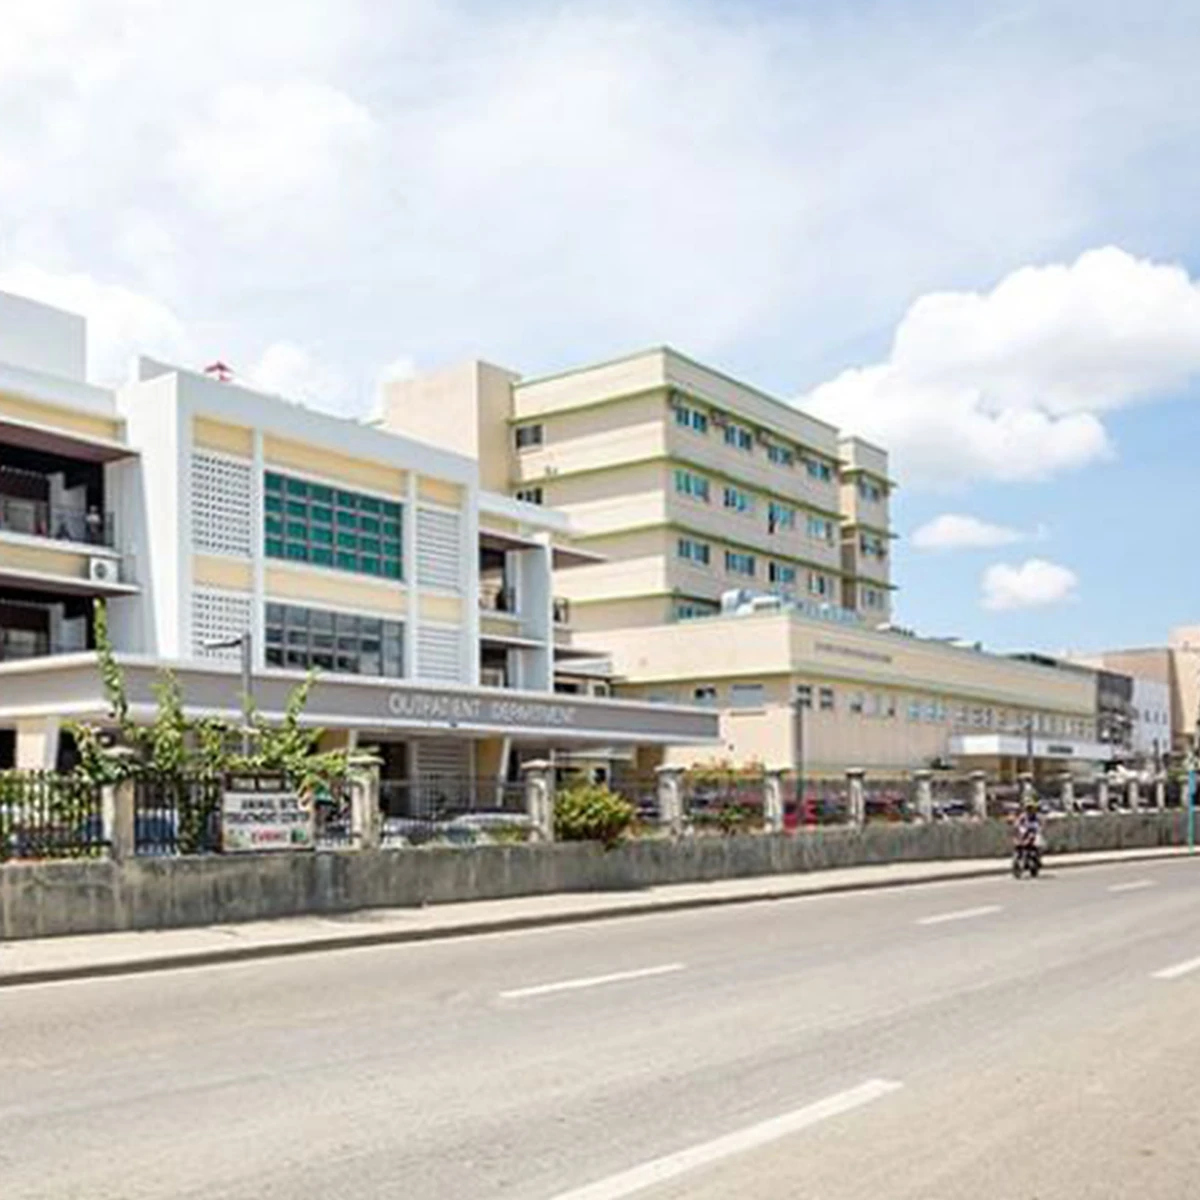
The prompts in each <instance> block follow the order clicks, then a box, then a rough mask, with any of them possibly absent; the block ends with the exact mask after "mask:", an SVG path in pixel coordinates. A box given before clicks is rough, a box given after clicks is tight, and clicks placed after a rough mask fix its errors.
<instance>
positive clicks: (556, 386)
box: [386, 348, 892, 633]
mask: <svg viewBox="0 0 1200 1200" xmlns="http://www.w3.org/2000/svg"><path fill="white" fill-rule="evenodd" d="M386 419H387V422H388V423H389V424H390V425H391V426H392V427H393V428H396V429H401V430H403V431H404V432H406V433H408V434H410V435H411V436H414V437H419V438H422V439H424V440H427V441H430V442H432V443H434V444H436V445H440V446H445V447H450V446H455V445H461V444H462V442H463V439H464V438H467V439H469V444H470V445H471V447H472V450H473V452H474V453H477V454H478V455H479V457H480V461H481V464H482V470H483V477H484V479H485V482H486V483H487V486H489V487H492V488H495V489H497V490H505V491H508V492H510V493H511V494H513V495H515V496H516V497H519V498H521V499H523V500H525V501H527V502H530V503H534V504H540V505H545V506H547V507H549V508H554V509H558V510H560V511H562V512H564V513H565V514H567V516H568V517H569V518H570V521H571V524H572V527H573V528H574V529H575V530H576V532H577V535H578V540H579V544H580V545H581V547H583V548H585V549H587V550H589V551H591V552H593V553H595V554H596V555H597V556H598V559H599V560H600V561H598V562H597V563H596V564H595V565H592V566H584V567H581V568H579V569H577V570H573V571H572V572H570V574H569V575H563V576H561V577H560V579H559V581H558V585H557V586H558V588H559V590H560V591H561V592H562V594H563V595H564V596H565V597H567V598H568V599H569V600H570V602H571V605H572V613H573V620H574V624H575V627H576V628H577V629H578V630H579V631H580V632H582V633H587V632H590V631H593V630H607V629H619V628H626V627H629V626H638V625H659V624H664V623H668V622H673V621H676V620H682V619H687V618H692V617H699V616H708V615H712V614H714V613H717V612H719V611H720V607H721V597H722V595H723V594H725V593H726V592H728V591H730V590H732V589H747V590H753V591H770V592H774V593H777V594H781V595H786V596H794V597H798V598H802V599H804V600H805V601H806V602H808V603H810V604H811V605H812V606H814V608H820V609H824V610H830V609H840V608H845V609H847V610H849V611H851V612H856V613H858V614H860V615H861V616H862V617H863V619H864V620H865V621H866V622H867V623H870V624H880V623H883V622H885V621H886V620H887V618H888V615H889V612H890V607H891V599H890V593H891V587H892V584H891V573H890V539H891V524H890V518H889V512H888V497H889V494H890V491H891V487H892V484H891V482H890V480H889V479H888V469H887V455H886V454H885V453H884V452H883V451H882V450H879V449H877V448H876V447H874V446H871V445H869V444H868V443H866V442H862V441H860V440H858V439H854V438H841V439H840V438H839V436H838V431H837V430H836V429H834V428H833V427H832V426H830V425H827V424H826V423H824V422H822V421H818V420H816V419H815V418H814V417H811V416H809V415H807V414H806V413H804V412H801V411H800V410H799V409H797V408H795V407H793V406H792V405H789V404H786V403H784V402H782V401H780V400H777V399H775V398H773V397H771V396H768V395H765V394H764V393H762V392H760V391H758V390H756V389H754V388H752V387H749V386H748V385H746V384H744V383H739V382H738V381H736V380H733V379H730V378H729V377H728V376H725V375H722V374H721V373H720V372H718V371H714V370H712V369H710V368H708V367H704V366H702V365H700V364H699V363H696V362H693V361H692V360H691V359H688V358H685V357H683V356H682V355H680V354H678V353H676V352H675V351H674V350H670V349H666V348H660V349H655V350H649V351H646V352H644V353H641V354H634V355H631V356H629V357H628V358H622V359H618V360H616V361H614V362H609V363H601V364H599V365H597V366H591V367H584V368H581V369H579V370H575V371H568V372H565V373H563V374H561V375H554V376H549V377H546V378H542V379H529V380H524V379H521V378H520V377H518V376H516V375H515V374H513V373H512V372H509V371H505V370H502V369H500V368H497V367H493V366H490V365H487V364H482V363H474V364H470V365H468V366H466V367H462V368H457V369H454V370H451V371H446V372H442V373H440V374H436V375H431V376H426V377H421V378H417V379H414V380H410V381H405V382H402V383H396V384H393V385H391V389H390V392H389V403H388V407H387V418H386Z"/></svg>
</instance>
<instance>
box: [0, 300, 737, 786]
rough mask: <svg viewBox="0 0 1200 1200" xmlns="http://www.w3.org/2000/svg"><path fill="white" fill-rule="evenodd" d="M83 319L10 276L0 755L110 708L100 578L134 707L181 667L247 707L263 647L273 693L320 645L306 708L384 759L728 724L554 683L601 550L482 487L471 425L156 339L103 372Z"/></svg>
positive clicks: (567, 659)
mask: <svg viewBox="0 0 1200 1200" xmlns="http://www.w3.org/2000/svg"><path fill="white" fill-rule="evenodd" d="M85 337H86V330H85V328H84V325H83V322H82V321H80V320H79V319H78V318H76V317H72V316H70V315H68V314H64V313H60V312H57V311H55V310H50V309H45V308H43V307H41V306H38V305H33V304H30V303H29V302H27V301H23V300H18V299H16V298H13V297H0V361H2V362H4V363H5V364H6V365H0V767H2V766H4V765H12V764H13V763H17V764H20V765H22V766H28V767H33V766H53V765H54V764H55V763H56V762H61V761H63V759H64V755H66V756H68V757H69V739H68V738H64V736H63V732H62V722H63V719H64V718H68V717H87V718H97V719H102V718H103V717H104V716H105V713H106V704H105V700H104V696H103V693H102V688H101V682H100V679H99V675H98V672H97V669H96V663H95V660H94V655H92V654H91V653H89V650H90V648H91V647H92V646H93V644H94V636H93V635H94V630H93V624H92V604H93V601H94V600H95V599H97V598H101V597H102V598H105V599H106V600H107V602H108V608H109V614H110V626H111V629H112V634H113V640H114V643H115V646H116V648H117V650H118V652H119V654H120V656H121V657H122V659H123V661H124V662H125V666H126V672H127V675H128V680H129V688H130V693H131V698H132V700H133V706H134V707H133V711H134V713H135V715H148V714H149V713H150V711H151V710H152V701H153V697H152V691H151V689H152V686H153V683H154V679H155V675H156V672H157V671H158V669H159V668H160V667H162V666H164V665H169V666H171V667H172V668H173V669H174V670H175V671H176V673H177V675H178V677H179V679H180V681H181V683H182V685H183V689H184V696H185V701H186V703H187V705H188V706H189V708H190V709H192V710H193V711H196V712H214V711H215V712H220V713H224V714H226V715H228V716H231V717H234V716H236V715H237V714H238V713H239V711H240V709H241V694H242V681H241V680H242V677H241V672H240V667H239V655H240V654H241V652H242V649H243V648H244V647H246V646H248V647H249V648H250V650H251V660H252V661H251V667H252V688H253V694H254V698H255V700H256V702H257V704H258V705H259V707H260V708H261V710H262V711H263V712H264V714H265V715H266V716H268V717H270V716H272V715H276V714H278V713H280V712H281V711H282V707H283V704H284V702H285V699H286V696H287V693H288V692H289V690H290V689H291V687H292V686H293V685H294V684H295V682H296V681H297V679H298V678H299V677H300V676H301V675H302V674H303V673H304V672H306V671H307V670H309V669H310V668H316V669H317V670H318V671H319V672H320V681H319V683H318V685H317V687H316V689H315V691H314V693H313V697H312V704H311V719H312V720H314V721H315V722H317V723H319V724H320V725H321V726H322V727H324V728H326V729H327V730H328V735H327V736H328V738H329V739H330V741H331V742H332V743H334V744H336V743H341V744H345V743H346V742H347V741H354V740H359V741H361V740H362V739H366V740H368V741H369V742H370V743H371V744H373V745H377V746H379V747H380V749H381V753H382V754H383V757H384V777H385V781H388V780H391V781H393V782H396V783H405V784H407V783H408V782H410V781H413V780H417V781H420V780H421V779H429V778H433V777H435V776H436V777H438V778H449V777H454V778H456V779H462V780H467V779H472V778H477V777H482V778H484V779H492V780H502V779H505V778H510V777H512V775H513V773H514V770H515V767H516V765H517V763H518V760H520V759H521V758H522V757H529V756H544V755H546V754H560V755H562V756H564V757H565V758H568V757H570V756H572V755H579V754H583V753H585V752H588V751H589V750H590V751H591V752H592V753H595V754H599V755H600V756H602V757H604V756H608V757H612V756H618V757H619V756H620V755H622V754H631V753H632V752H633V750H634V748H636V747H646V746H650V745H655V744H657V745H665V744H675V743H676V742H678V741H679V740H682V741H684V742H690V741H692V740H696V741H697V742H704V741H706V740H711V738H712V737H713V736H714V735H715V732H716V720H715V717H714V716H713V715H712V714H711V713H705V712H700V711H696V710H694V709H689V708H682V707H681V708H674V709H668V708H661V707H658V706H652V705H648V704H646V703H639V702H631V701H621V700H615V699H612V698H611V697H608V696H606V695H604V694H603V693H604V691H605V688H604V687H603V686H602V684H592V683H587V682H586V680H587V678H588V677H587V676H586V674H578V673H577V674H576V675H575V676H574V678H575V679H576V684H575V686H574V689H573V690H574V694H572V695H570V696H569V697H568V696H566V695H560V694H556V693H555V685H556V681H562V680H564V679H565V678H566V677H567V676H569V675H570V674H571V663H572V659H573V658H577V657H578V656H579V655H580V654H581V653H582V652H581V651H579V650H576V649H574V648H573V647H572V645H571V644H570V637H569V634H570V630H569V628H568V627H567V624H566V619H567V616H568V613H569V607H568V606H567V605H565V604H563V603H562V602H561V601H560V600H558V599H557V598H556V596H555V593H554V590H553V583H552V581H553V579H554V572H555V571H556V570H557V571H559V572H561V576H560V577H561V578H563V579H567V578H569V577H570V570H569V568H572V567H576V566H577V564H581V563H582V564H588V565H589V566H590V565H591V564H593V563H594V562H595V554H594V552H591V551H583V550H579V549H577V548H576V547H575V546H574V545H573V544H572V537H571V533H572V531H571V528H570V523H569V521H568V519H567V518H566V517H564V516H563V515H562V514H561V513H557V512H555V511H553V510H551V509H548V508H546V507H544V506H539V505H533V504H528V503H524V502H522V501H520V500H517V499H514V498H512V497H510V496H507V495H504V494H501V493H497V492H494V491H490V490H488V489H486V488H484V487H482V486H481V482H480V469H479V463H478V461H477V460H476V458H475V457H473V455H472V454H471V453H470V449H471V447H470V445H469V441H468V442H467V444H465V445H464V446H462V447H460V448H458V449H455V448H452V447H438V446H432V445H429V444H426V443H423V442H421V441H420V440H417V439H415V438H414V437H412V436H411V435H405V434H401V433H397V432H395V431H392V430H388V429H384V428H378V427H373V426H370V425H366V424H362V423H359V422H356V421H351V420H346V419H341V418H336V417H332V416H328V415H325V414H322V413H319V412H315V411H312V410H310V409H307V408H304V407H302V406H300V405H297V404H294V403H290V402H289V401H287V400H285V399H282V398H280V397H275V396H268V395H264V394H262V393H259V392H256V391H253V390H251V389H249V388H245V387H242V386H239V385H237V384H236V383H229V382H222V381H220V380H218V379H215V378H211V377H208V376H206V375H203V374H197V373H195V372H191V371H187V370H184V369H181V368H179V367H174V366H170V365H167V364H163V363H158V362H154V361H151V360H147V359H143V360H142V361H141V362H140V363H139V364H138V369H137V374H136V378H135V379H134V380H132V381H131V382H130V383H128V384H127V385H125V386H123V387H121V388H119V389H118V390H117V391H116V392H112V391H108V390H104V389H100V388H96V387H93V386H90V385H89V384H87V383H86V382H85V381H84V349H85ZM464 451H465V452H464ZM396 794H397V795H399V794H402V793H400V792H397V793H396Z"/></svg>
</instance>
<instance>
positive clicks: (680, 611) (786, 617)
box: [386, 349, 1104, 775]
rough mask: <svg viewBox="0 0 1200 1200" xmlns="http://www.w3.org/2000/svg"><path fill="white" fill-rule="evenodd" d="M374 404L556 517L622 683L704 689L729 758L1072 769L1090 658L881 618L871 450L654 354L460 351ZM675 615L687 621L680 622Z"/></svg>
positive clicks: (877, 461)
mask: <svg viewBox="0 0 1200 1200" xmlns="http://www.w3.org/2000/svg"><path fill="white" fill-rule="evenodd" d="M386 419H387V422H388V423H389V424H390V425H391V426H392V427H393V428H396V429H397V430H402V431H404V432H407V433H410V434H412V435H413V436H418V437H421V438H423V439H426V440H428V441H431V442H433V443H435V444H438V445H442V446H447V447H449V446H453V445H456V444H459V443H460V442H461V440H462V439H463V438H464V437H466V438H468V439H470V446H471V450H472V452H473V453H475V454H477V455H478V456H479V458H480V463H481V470H482V472H483V477H484V479H485V480H486V482H487V485H488V486H489V487H491V488H494V489H497V490H505V491H508V492H510V493H511V494H513V495H514V496H517V497H520V498H522V499H524V500H526V501H528V502H531V503H535V504H541V505H547V506H550V507H553V508H557V509H560V510H562V511H563V512H565V513H566V514H567V515H568V517H569V518H570V520H571V523H572V526H573V528H575V529H576V530H577V531H578V533H579V544H580V546H581V547H582V548H584V549H586V550H589V551H592V552H594V553H595V554H597V555H598V556H599V561H597V562H596V563H595V564H593V565H590V566H582V567H580V568H578V569H574V570H572V571H571V572H569V573H566V574H560V576H559V577H558V579H557V581H556V589H557V590H558V591H559V592H561V593H562V594H563V595H564V596H567V597H569V599H570V603H571V611H572V614H573V620H574V624H575V626H576V628H577V630H579V631H580V633H579V636H581V637H583V638H584V639H585V640H586V642H587V643H588V644H589V646H592V647H595V648H597V649H601V650H604V651H605V652H606V653H607V654H608V655H609V657H610V660H611V666H612V669H613V672H614V677H615V679H616V680H617V681H618V682H617V687H618V689H619V691H620V693H621V694H623V695H629V696H634V697H637V698H640V699H647V700H652V701H655V702H658V703H694V704H701V705H706V706H709V707H711V708H713V709H714V710H716V711H717V712H719V714H720V718H721V728H722V740H721V744H720V745H718V746H709V747H682V746H681V747H675V748H673V749H672V750H671V751H670V755H669V756H670V757H671V758H672V759H673V760H675V761H678V762H694V761H697V760H702V759H713V758H729V759H732V760H734V761H740V762H746V761H751V760H755V761H758V762H761V763H764V764H766V765H768V766H774V767H793V768H794V767H800V766H803V767H805V768H807V769H810V770H815V771H817V772H828V773H838V772H840V771H842V770H844V769H846V768H847V767H851V766H858V767H869V768H872V769H875V770H881V771H896V770H910V769H913V768H918V767H928V766H930V765H931V764H933V763H953V764H955V765H959V766H962V767H982V768H984V769H988V770H991V771H993V772H995V773H1004V774H1008V775H1014V774H1016V773H1017V772H1019V771H1020V770H1023V769H1024V768H1025V767H1026V766H1027V765H1028V764H1029V762H1030V761H1032V762H1033V764H1034V766H1035V768H1038V769H1040V770H1042V771H1043V772H1044V771H1045V770H1046V769H1048V768H1053V769H1054V770H1061V769H1062V768H1063V767H1064V766H1066V765H1073V764H1074V765H1078V766H1079V767H1090V766H1091V765H1093V764H1095V763H1097V762H1100V761H1101V760H1102V759H1103V758H1104V748H1103V747H1101V746H1100V745H1099V744H1098V742H1097V739H1096V730H1095V723H1096V705H1095V681H1094V676H1093V675H1091V674H1087V673H1083V672H1079V671H1076V672H1071V671H1069V670H1065V669H1055V668H1053V667H1050V666H1038V665H1036V664H1028V663H1017V662H1014V661H1012V660H1011V659H1008V658H1005V657H1001V656H998V655H989V654H984V653H982V652H980V651H978V650H974V649H964V648H961V647H958V646H955V645H951V644H948V643H945V642H939V641H935V640H930V639H918V638H915V637H912V636H911V635H906V634H904V633H902V632H899V631H896V630H892V629H891V628H890V626H889V624H888V622H889V618H890V614H891V593H892V589H893V582H892V576H891V541H892V537H893V534H892V522H891V514H890V504H889V501H890V496H891V493H892V490H893V488H894V486H895V485H894V483H893V482H892V480H891V479H890V477H889V468H888V459H887V454H886V452H885V451H884V450H882V449H880V448H878V447H876V446H873V445H871V444H869V443H867V442H864V441H862V440H860V439H858V438H854V437H846V436H843V435H841V434H840V433H839V431H838V430H837V429H835V428H833V427H832V426H830V425H828V424H826V423H824V422H822V421H818V420H816V419H815V418H813V417H811V416H809V415H808V414H806V413H804V412H802V411H800V410H799V409H797V408H795V407H794V406H792V405H789V404H786V403H783V402H782V401H779V400H777V399H774V398H772V397H770V396H767V395H764V394H763V393H762V392H760V391H758V390H757V389H755V388H753V387H750V386H747V385H746V384H743V383H739V382H737V381H736V380H733V379H730V378H729V377H728V376H726V375H723V374H721V373H720V372H718V371H714V370H712V369H710V368H708V367H705V366H702V365H701V364H699V363H696V362H694V361H692V360H690V359H688V358H685V357H683V356H682V355H680V354H677V353H676V352H675V351H673V350H669V349H655V350H650V351H646V352H644V353H640V354H634V355H631V356H629V357H627V358H622V359H618V360H616V361H614V362H607V363H601V364H598V365H595V366H588V367H583V368H580V369H578V370H573V371H567V372H564V373H562V374H559V375H553V376H549V377H546V378H540V379H537V378H535V379H522V378H521V377H520V376H518V375H516V374H515V373H513V372H511V371H507V370H504V369H502V368H499V367H494V366H490V365H487V364H482V363H474V364H470V365H468V366H465V367H461V368H457V369H454V370H449V371H444V372H441V373H438V374H434V375H429V376H425V377H420V378H417V379H414V380H410V381H407V382H404V383H398V384H395V385H392V388H391V390H390V393H389V403H388V405H387V418H386ZM696 618H706V619H704V620H699V619H696Z"/></svg>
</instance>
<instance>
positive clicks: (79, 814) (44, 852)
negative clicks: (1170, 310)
mask: <svg viewBox="0 0 1200 1200" xmlns="http://www.w3.org/2000/svg"><path fill="white" fill-rule="evenodd" d="M107 846H108V841H107V838H106V835H105V829H104V808H103V795H102V793H101V790H100V788H98V787H96V786H95V785H93V784H90V783H88V782H86V781H84V780H82V779H78V778H76V777H74V776H71V775H53V774H50V773H49V772H38V771H3V772H0V861H4V860H14V859H44V858H96V857H98V856H100V855H102V854H103V853H104V852H105V851H106V849H107Z"/></svg>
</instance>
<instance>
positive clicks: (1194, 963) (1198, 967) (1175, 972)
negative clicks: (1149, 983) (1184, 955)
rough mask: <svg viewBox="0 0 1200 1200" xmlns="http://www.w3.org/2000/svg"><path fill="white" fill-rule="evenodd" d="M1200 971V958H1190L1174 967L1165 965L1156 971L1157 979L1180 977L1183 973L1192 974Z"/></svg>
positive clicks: (1155, 976)
mask: <svg viewBox="0 0 1200 1200" xmlns="http://www.w3.org/2000/svg"><path fill="white" fill-rule="evenodd" d="M1193 971H1200V958H1189V959H1188V960H1187V962H1181V963H1176V964H1175V965H1174V966H1173V967H1164V968H1163V969H1162V970H1161V971H1155V972H1154V978H1155V979H1178V978H1179V977H1180V976H1181V975H1190V974H1191V973H1192V972H1193Z"/></svg>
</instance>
